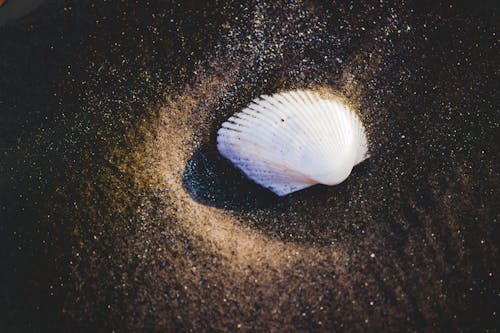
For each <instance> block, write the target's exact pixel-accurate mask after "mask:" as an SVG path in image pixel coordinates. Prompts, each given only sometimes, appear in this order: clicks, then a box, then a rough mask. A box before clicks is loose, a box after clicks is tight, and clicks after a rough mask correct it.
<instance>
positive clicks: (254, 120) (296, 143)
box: [217, 90, 368, 195]
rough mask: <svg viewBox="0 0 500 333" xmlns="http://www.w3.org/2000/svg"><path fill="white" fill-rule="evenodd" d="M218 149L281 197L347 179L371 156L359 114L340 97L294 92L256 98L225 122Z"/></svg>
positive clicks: (218, 140) (218, 141)
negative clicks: (368, 152) (354, 167)
mask: <svg viewBox="0 0 500 333" xmlns="http://www.w3.org/2000/svg"><path fill="white" fill-rule="evenodd" d="M217 148H218V150H219V152H220V153H221V154H222V155H223V156H224V157H226V158H227V159H229V160H230V161H231V162H232V163H233V164H234V165H236V166H237V167H238V168H239V169H241V170H242V171H243V172H244V173H245V174H246V175H247V176H248V177H249V178H250V179H252V180H253V181H255V182H256V183H258V184H260V185H262V186H264V187H266V188H268V189H270V190H271V191H273V192H274V193H276V194H278V195H286V194H288V193H291V192H294V191H298V190H301V189H303V188H306V187H309V186H312V185H314V184H317V183H323V184H327V185H333V184H336V183H340V182H341V181H343V180H344V179H345V178H347V176H348V175H349V173H350V172H351V169H352V167H353V166H354V165H356V164H358V163H360V162H361V161H363V160H364V159H365V158H366V157H367V150H368V149H367V140H366V135H365V130H364V127H363V124H362V123H361V121H360V119H359V117H358V116H357V115H356V113H354V112H353V111H351V110H350V109H349V107H347V106H346V105H344V104H343V103H341V102H340V101H339V100H338V99H336V98H332V97H331V96H328V95H325V94H321V93H319V92H315V91H310V90H294V91H289V92H284V93H278V94H274V95H272V96H267V95H263V96H261V97H259V98H257V99H255V100H253V101H252V102H251V103H250V104H249V105H248V106H247V107H246V108H244V109H243V110H242V111H240V112H238V113H236V114H234V115H233V116H232V117H230V118H229V119H228V120H227V121H226V122H224V123H223V124H222V127H221V128H220V129H219V131H218V134H217Z"/></svg>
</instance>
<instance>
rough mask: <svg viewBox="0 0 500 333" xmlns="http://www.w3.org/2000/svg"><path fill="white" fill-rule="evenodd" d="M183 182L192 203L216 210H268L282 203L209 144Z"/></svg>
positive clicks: (192, 161)
mask: <svg viewBox="0 0 500 333" xmlns="http://www.w3.org/2000/svg"><path fill="white" fill-rule="evenodd" d="M182 181H183V184H184V187H185V188H186V190H187V192H188V193H189V195H190V196H191V198H192V199H193V200H195V201H197V202H199V203H202V204H204V205H208V206H212V207H217V208H223V209H231V210H237V211H240V210H246V209H252V208H267V207H271V206H273V205H276V204H277V203H278V202H279V201H281V200H283V199H282V198H280V197H279V196H277V195H275V194H274V193H272V192H271V191H269V190H267V189H265V188H263V187H261V186H260V185H258V184H256V183H254V182H253V181H251V180H250V179H248V178H247V177H246V176H245V175H244V174H243V173H242V172H241V171H240V170H239V169H237V168H235V167H234V166H233V165H232V164H231V163H230V162H229V161H228V160H226V159H225V158H224V157H222V156H221V155H220V154H219V152H218V151H217V149H216V148H215V147H211V146H209V145H206V144H205V145H202V146H201V147H200V148H198V149H197V150H196V152H195V153H194V154H193V155H192V156H191V158H190V159H189V161H188V162H187V164H186V167H185V169H184V172H183V175H182Z"/></svg>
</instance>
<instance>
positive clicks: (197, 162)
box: [0, 0, 500, 332]
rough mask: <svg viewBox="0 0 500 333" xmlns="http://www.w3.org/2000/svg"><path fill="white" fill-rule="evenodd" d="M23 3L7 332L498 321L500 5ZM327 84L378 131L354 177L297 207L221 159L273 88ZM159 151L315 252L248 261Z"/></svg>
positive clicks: (1, 108)
mask: <svg viewBox="0 0 500 333" xmlns="http://www.w3.org/2000/svg"><path fill="white" fill-rule="evenodd" d="M15 3H16V1H13V0H10V1H8V3H7V4H6V5H5V6H4V7H2V8H0V25H2V24H3V25H2V26H1V27H0V149H1V151H0V154H1V155H0V162H1V163H0V214H1V215H0V244H1V245H0V251H1V252H0V260H1V261H0V265H1V270H0V304H1V305H0V306H1V309H0V311H1V312H0V313H1V315H0V331H2V332H24V331H26V332H33V331H43V332H45V331H47V332H54V331H72V332H75V331H176V332H177V331H235V330H237V329H241V330H243V331H332V330H335V331H380V330H384V331H465V332H468V331H471V332H478V331H490V332H493V331H495V330H496V328H497V327H498V316H499V313H498V309H499V306H498V305H499V297H500V296H499V279H498V276H499V274H500V271H499V267H498V244H499V241H500V239H499V238H500V237H499V220H498V202H499V196H498V190H497V189H498V185H499V179H498V170H499V167H498V151H499V147H498V144H499V135H498V94H497V90H498V68H499V66H498V60H497V59H498V47H497V42H498V37H497V35H496V34H497V31H498V10H497V6H495V4H494V2H493V1H484V2H477V3H476V2H468V1H463V2H453V3H447V2H439V1H415V2H413V1H410V2H406V3H404V4H401V3H399V2H395V3H386V2H377V3H374V4H360V3H357V2H352V3H351V2H344V1H339V2H337V1H333V2H330V1H303V2H296V1H279V2H272V3H269V2H263V1H249V2H232V1H228V2H222V1H207V2H196V1H183V2H173V1H159V0H158V1H154V0H152V1H107V2H104V1H92V0H88V1H55V0H47V1H45V2H44V3H43V4H42V5H41V6H40V7H38V8H37V9H36V10H34V11H33V12H31V13H30V14H29V15H27V16H25V17H23V18H19V19H16V20H12V21H10V22H7V23H5V22H6V21H5V16H6V14H4V13H6V11H7V10H10V9H9V6H12V7H10V8H11V9H12V8H13V7H14V6H15V5H16V4H15ZM18 3H20V2H19V1H18ZM11 13H12V12H11ZM10 15H11V14H8V16H10ZM4 23H5V24H4ZM225 80H226V81H225ZM231 80H232V81H231ZM207 82H215V83H214V84H212V85H210V88H198V87H199V86H201V87H205V85H206V84H207ZM227 82H231V83H230V84H228V83H227ZM223 86H224V87H223ZM324 86H327V87H330V88H332V89H333V90H335V91H338V92H339V93H341V94H343V95H344V96H345V97H347V98H348V99H349V100H351V101H352V102H353V103H354V104H355V105H356V107H357V109H358V110H359V112H360V114H361V117H362V118H363V120H364V122H365V124H366V126H367V131H368V134H369V141H370V152H371V155H372V157H371V158H370V159H369V160H367V161H366V162H365V163H363V164H362V165H360V166H359V167H357V168H355V170H354V171H353V174H352V175H351V177H350V178H349V179H348V180H347V181H346V182H345V183H343V184H341V185H339V186H337V187H332V188H328V187H323V186H316V187H313V188H310V189H307V190H305V191H301V192H299V193H297V194H294V195H292V196H288V197H285V198H282V199H279V198H277V197H275V196H273V195H271V194H269V193H268V192H266V191H263V190H261V189H259V188H258V187H257V186H255V185H254V184H252V183H251V182H249V181H247V180H245V179H244V177H242V176H241V175H240V174H239V173H238V172H237V171H236V170H234V169H231V166H230V165H229V164H227V163H226V162H225V161H223V160H222V159H221V158H220V157H219V156H218V154H217V152H216V150H215V146H214V136H215V133H216V130H217V128H218V126H219V125H220V123H221V122H222V121H224V119H226V118H227V117H228V116H229V115H230V114H232V113H233V112H235V111H237V110H239V109H240V108H241V107H243V106H244V105H246V103H248V102H249V101H250V100H251V99H252V98H255V97H257V96H258V95H260V94H263V93H272V92H276V91H279V90H282V89H291V88H302V87H312V88H315V87H324ZM195 92H196V93H195ZM186 100H190V101H193V102H192V103H193V105H195V106H196V107H195V108H193V109H190V108H186V110H187V111H186V112H188V113H189V114H190V117H191V118H189V119H191V120H193V121H192V124H196V120H197V119H207V120H206V121H205V123H204V124H203V126H200V127H199V128H197V129H196V128H195V129H196V135H193V139H192V140H189V141H182V140H183V139H182V137H181V136H179V137H177V136H175V135H170V134H171V133H170V132H166V131H164V130H163V129H162V128H163V127H162V126H163V125H165V124H167V125H168V123H169V121H170V120H171V121H174V119H173V118H174V117H178V113H176V112H173V110H174V109H176V108H177V109H178V108H180V107H179V103H180V104H182V103H185V102H184V101H186ZM179 101H180V102H179ZM181 109H182V108H181ZM205 116H207V117H205ZM204 117H205V118H204ZM162 124H163V125H162ZM187 126H188V127H189V124H188V125H187ZM191 126H192V127H195V125H191ZM165 137H166V138H167V139H165V140H166V141H161V140H162V138H165ZM181 139H182V140H181ZM151 146H153V147H154V149H156V150H162V149H165V150H169V149H171V150H174V149H179V153H185V152H186V151H188V152H189V155H190V158H189V159H188V161H187V162H185V163H184V162H182V163H179V164H178V165H175V170H176V172H175V173H174V172H173V171H172V170H174V169H168V170H170V171H172V174H176V175H177V173H180V175H179V176H178V177H177V178H178V179H177V178H176V179H177V180H176V181H178V182H179V183H181V184H182V185H183V186H184V188H185V189H186V191H187V193H188V194H189V196H190V198H191V199H189V200H192V201H193V203H194V202H197V203H201V204H202V205H206V206H210V207H217V208H218V209H220V210H224V211H227V212H229V214H230V216H234V217H235V219H234V221H232V220H230V221H229V222H230V223H234V224H235V225H236V226H237V228H240V229H241V230H247V229H245V228H249V230H250V232H253V233H256V234H258V235H260V236H259V237H264V239H268V240H269V242H273V244H274V243H278V244H281V245H282V246H283V247H284V248H285V249H287V250H289V249H292V250H293V251H297V253H298V254H297V259H294V261H293V262H290V264H286V265H283V266H281V265H280V264H275V263H269V264H268V263H267V262H266V260H267V259H266V258H267V257H263V258H262V261H261V262H259V263H258V264H256V263H255V262H253V261H250V260H249V261H248V263H247V264H246V265H242V264H241V261H238V264H236V259H235V257H232V256H231V255H223V254H222V252H221V251H219V250H218V249H219V248H218V247H217V246H218V245H217V244H215V245H214V244H211V243H210V242H209V241H208V238H207V237H208V236H207V237H204V236H203V235H200V233H197V232H196V228H195V227H186V226H192V225H194V226H196V225H198V224H196V223H197V222H196V221H194V222H193V221H187V220H183V216H185V215H182V214H181V213H180V212H178V211H177V209H179V208H178V207H181V206H182V205H184V204H187V205H188V206H186V207H194V206H191V202H190V201H189V200H188V201H186V202H182V203H178V202H176V200H177V199H176V198H178V197H179V196H177V195H176V194H175V193H171V191H172V188H171V187H169V185H168V184H166V183H165V181H164V174H162V173H161V172H160V171H158V170H157V169H156V167H155V166H156V165H157V164H161V163H162V161H161V158H160V157H157V156H156V154H155V152H154V149H153V150H148V147H149V148H150V147H151ZM183 147H184V148H183ZM183 149H185V150H183ZM160 155H161V154H158V156H160ZM173 156H175V154H173ZM177 169H178V170H177ZM167 173H168V172H167ZM204 218H206V217H204V216H199V219H200V220H203V219H204ZM195 222H196V223H195ZM221 223H222V222H221ZM240 229H238V230H240ZM241 235H243V232H239V233H235V234H232V235H231V236H230V237H228V240H227V244H226V242H224V244H222V245H220V246H221V247H225V248H230V247H231V245H230V244H231V243H230V242H231V241H235V242H240V241H242V239H243V238H241V239H240V237H243V236H241ZM228 244H229V245H228ZM301 249H318V250H317V253H319V254H320V255H319V256H318V257H311V256H310V254H308V253H309V252H307V251H305V250H304V251H303V252H301V251H302V250H301ZM314 251H316V250H314ZM333 252H335V253H337V254H338V257H337V255H335V256H334V255H332V254H331V253H333ZM314 253H316V252H314ZM256 256H257V257H258V256H259V255H258V254H257V255H256ZM276 256H279V254H276ZM338 258H340V259H338ZM193 267H194V269H193Z"/></svg>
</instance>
